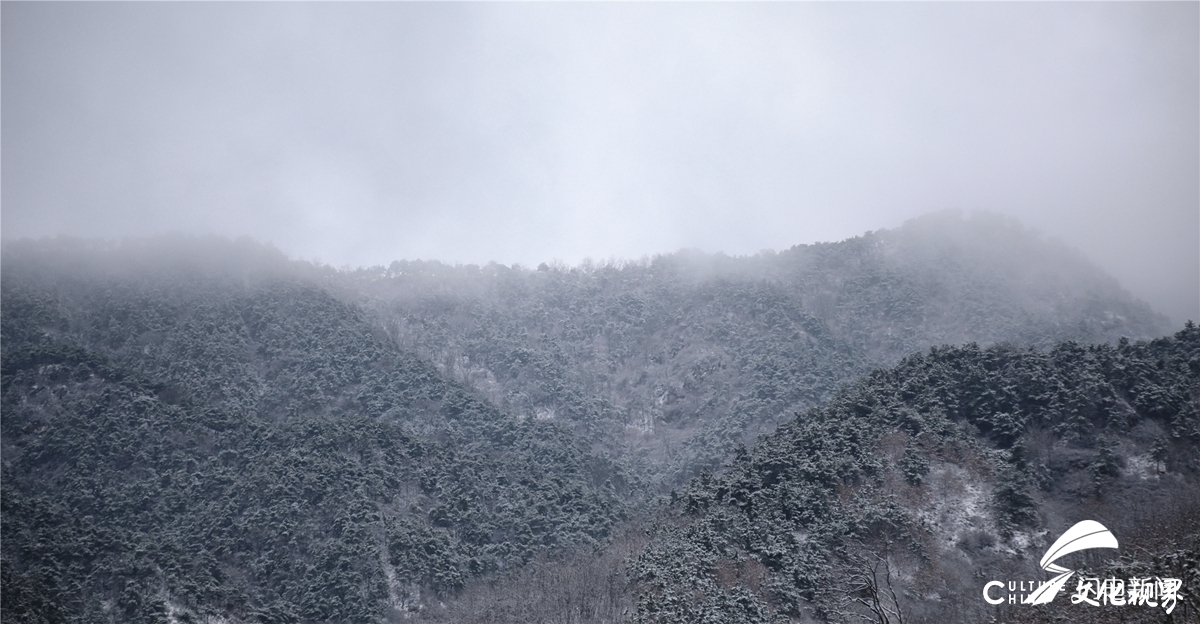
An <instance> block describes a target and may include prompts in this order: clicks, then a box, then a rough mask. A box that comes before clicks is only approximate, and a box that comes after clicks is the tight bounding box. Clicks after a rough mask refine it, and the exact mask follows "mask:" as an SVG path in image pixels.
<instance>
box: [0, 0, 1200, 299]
mask: <svg viewBox="0 0 1200 624" xmlns="http://www.w3.org/2000/svg"><path fill="white" fill-rule="evenodd" d="M0 6H2V8H0V22H2V28H3V33H2V38H0V42H2V46H3V51H2V56H0V59H2V63H3V74H2V79H3V84H2V90H0V97H2V100H3V116H2V132H3V143H2V159H3V163H2V167H3V168H2V171H0V175H2V176H3V178H2V187H0V188H2V198H0V199H2V202H3V204H2V208H3V209H2V212H0V218H2V223H0V226H2V234H3V237H4V238H5V239H12V238H16V237H23V236H43V235H54V234H60V233H63V234H72V235H83V236H102V237H121V236H131V235H132V236H137V235H145V234H153V233H158V232H165V231H176V230H178V231H185V232H211V233H217V234H223V235H229V236H240V235H249V236H251V237H254V238H256V239H259V240H262V241H267V242H271V243H273V244H275V245H276V246H278V247H279V248H280V249H282V250H284V251H285V252H287V253H289V254H290V255H292V256H294V257H300V258H305V259H313V258H319V259H321V260H322V261H325V262H329V263H332V264H335V265H365V264H386V263H388V262H390V261H391V260H394V259H400V258H426V259H439V260H443V261H447V262H475V263H484V262H487V261H489V260H495V261H499V262H503V263H506V264H508V263H513V262H520V263H522V264H525V265H527V266H533V265H536V264H537V263H539V262H541V261H544V260H551V259H561V260H564V261H567V262H572V263H573V262H577V261H578V260H580V259H582V258H584V257H592V258H596V259H605V258H612V257H624V258H637V257H640V256H642V255H645V254H654V253H660V252H669V251H674V250H676V249H679V248H681V247H697V248H700V249H705V250H708V251H724V252H726V253H730V254H746V253H754V252H757V251H758V250H760V249H764V248H772V249H781V248H786V247H790V246H792V245H794V244H797V243H807V242H814V241H821V240H840V239H843V238H847V237H850V236H855V235H858V234H861V233H863V232H864V231H866V230H872V229H878V228H882V227H894V226H897V225H900V224H901V223H902V222H903V221H904V220H905V219H907V218H910V217H913V216H917V215H919V214H922V213H925V212H929V211H932V210H938V209H943V208H961V209H965V210H972V209H986V210H991V211H996V212H1002V213H1005V214H1009V215H1012V216H1015V217H1017V218H1019V219H1020V220H1021V221H1022V222H1024V223H1025V224H1026V225H1029V226H1033V227H1035V228H1037V229H1038V230H1040V231H1041V232H1043V233H1045V234H1047V235H1049V236H1053V237H1057V238H1060V239H1062V240H1063V241H1065V242H1066V243H1068V244H1070V245H1072V246H1075V247H1077V248H1079V249H1081V250H1083V251H1084V252H1085V253H1086V254H1087V255H1088V256H1089V257H1091V258H1092V259H1093V260H1094V261H1096V262H1097V263H1099V264H1100V265H1101V266H1103V267H1104V268H1106V269H1107V270H1109V271H1110V272H1111V273H1113V274H1114V275H1115V276H1116V277H1117V278H1118V279H1120V280H1121V282H1122V284H1123V285H1124V286H1125V287H1126V288H1127V289H1129V290H1130V291H1132V292H1133V293H1134V294H1135V295H1137V296H1139V297H1141V298H1143V299H1146V300H1147V301H1149V302H1150V303H1151V304H1152V305H1154V306H1155V307H1156V308H1158V309H1159V310H1161V311H1163V312H1165V313H1166V314H1168V315H1169V316H1171V317H1172V319H1173V320H1174V321H1175V322H1177V323H1181V322H1182V320H1183V319H1184V318H1186V317H1191V318H1196V319H1197V320H1200V86H1198V85H1200V43H1198V40H1200V3H1196V2H1178V3H1128V4H1126V3H1099V4H1092V3H1087V4H1084V3H1052V4H1041V3H1038V4H1034V3H999V4H992V3H987V4H981V3H963V4H954V3H931V4H909V3H883V4H879V3H872V4H845V3H811V4H781V3H769V4H747V3H737V4H679V3H666V4H629V3H617V4H544V3H534V4H529V3H522V4H505V3H487V4H474V3H472V4H460V3H397V4H392V3H387V4H385V3H365V4H341V3H338V4H315V3H301V4H292V3H254V4H243V3H200V4H192V3H188V4H182V3H122V4H112V3H11V2H5V3H4V4H3V5H0Z"/></svg>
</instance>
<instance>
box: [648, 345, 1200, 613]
mask: <svg viewBox="0 0 1200 624" xmlns="http://www.w3.org/2000/svg"><path fill="white" fill-rule="evenodd" d="M669 509H670V512H669V513H668V514H667V515H666V516H665V517H664V518H663V519H660V520H659V522H658V523H657V524H656V529H655V531H654V536H653V539H652V540H651V542H650V544H649V545H648V546H647V548H646V549H645V551H644V552H643V554H642V555H641V556H640V557H639V558H638V560H637V562H636V563H635V564H634V579H635V583H636V586H637V587H638V592H639V599H638V604H637V614H636V617H635V618H634V619H635V621H638V622H661V623H666V622H699V621H714V622H716V621H720V622H775V621H780V618H781V617H782V618H783V619H784V620H785V621H786V620H787V618H799V619H801V620H805V619H809V618H815V619H818V620H825V619H832V620H835V621H841V620H843V619H846V620H852V621H860V620H859V618H863V619H865V620H867V621H879V622H887V621H890V622H897V621H901V620H902V619H903V621H934V620H938V619H949V620H953V621H984V620H987V619H989V618H993V617H994V618H998V619H999V620H1002V621H1064V620H1072V621H1082V620H1083V619H1087V620H1088V621H1097V622H1100V621H1114V622H1116V621H1121V622H1161V621H1180V622H1183V621H1195V618H1197V617H1200V527H1198V525H1197V524H1196V518H1197V517H1200V328H1197V327H1196V326H1195V325H1193V324H1191V323H1189V324H1188V326H1187V327H1186V328H1185V329H1184V330H1183V331H1181V332H1179V333H1177V334H1176V335H1175V336H1173V337H1171V338H1163V339H1158V340H1155V341H1152V342H1148V343H1146V342H1138V343H1128V342H1122V343H1121V344H1120V345H1119V346H1115V347H1114V346H1109V345H1094V346H1083V345H1080V344H1077V343H1073V342H1067V343H1062V344H1060V345H1057V346H1056V347H1054V348H1053V349H1050V350H1048V351H1039V350H1031V349H1023V348H1015V347H1009V346H995V347H991V348H988V349H981V348H979V347H977V346H975V345H967V346H965V347H943V348H936V349H932V350H930V351H929V352H928V353H924V354H920V355H914V356H912V357H909V358H906V359H905V360H903V361H902V362H900V363H899V364H898V365H897V366H895V367H893V368H889V369H881V370H878V371H875V372H873V373H871V374H870V375H867V376H866V377H864V378H863V379H862V380H860V381H858V382H856V383H854V384H853V385H851V386H848V387H847V388H846V389H845V390H843V391H841V392H839V393H838V394H837V396H836V397H834V398H833V399H832V400H831V401H830V402H829V403H828V404H826V405H824V406H822V407H821V408H818V409H814V410H811V411H808V412H806V413H804V414H797V415H796V417H795V419H793V420H792V421H790V422H788V423H786V424H784V425H783V426H781V427H780V428H779V429H778V431H776V432H775V433H773V434H771V435H768V436H765V437H764V438H763V439H761V440H759V442H758V443H757V444H756V445H755V446H754V447H753V448H752V449H749V450H747V449H741V450H740V451H739V452H738V453H737V456H736V457H735V459H734V460H733V461H732V462H731V463H730V464H729V465H728V466H727V467H726V469H725V470H724V471H723V472H722V473H721V474H719V475H710V474H708V473H705V474H703V475H701V477H699V478H698V479H695V480H693V481H692V482H691V483H690V484H689V485H688V487H687V488H685V489H684V490H683V491H681V492H679V493H672V496H671V503H670V506H669ZM1083 518H1089V519H1094V520H1097V521H1099V522H1101V523H1102V524H1103V525H1104V526H1106V527H1108V528H1109V529H1110V530H1111V531H1112V532H1113V533H1115V534H1116V535H1119V536H1121V538H1120V540H1121V546H1120V550H1119V555H1117V556H1114V555H1107V556H1104V557H1101V558H1098V559H1097V558H1092V559H1087V560H1082V561H1084V563H1085V565H1086V566H1087V567H1086V568H1085V570H1087V569H1090V570H1091V572H1090V573H1087V574H1084V575H1083V576H1094V575H1099V576H1101V577H1102V578H1107V577H1109V576H1114V577H1117V578H1122V579H1124V578H1131V577H1135V576H1136V577H1151V578H1153V577H1162V578H1168V577H1169V578H1176V579H1181V580H1182V581H1183V589H1182V590H1181V592H1180V594H1179V597H1178V601H1177V603H1176V605H1175V609H1174V610H1173V612H1172V614H1171V615H1172V616H1173V618H1172V617H1167V614H1166V613H1165V609H1152V608H1148V607H1144V606H1141V607H1140V608H1129V609H1119V608H1116V607H1107V608H1104V609H1092V608H1091V607H1089V606H1088V605H1081V606H1080V605H1071V604H1070V601H1069V600H1067V599H1066V598H1061V599H1060V600H1059V601H1057V602H1056V603H1055V604H1053V605H1051V606H1048V607H1039V608H1031V607H1028V606H1026V605H1013V606H1009V605H1003V606H1000V607H996V608H993V607H990V606H989V605H987V604H985V603H984V602H983V601H982V600H981V599H980V596H979V588H980V587H982V586H983V583H984V582H986V581H987V580H988V579H996V578H999V579H1022V580H1025V579H1044V578H1045V577H1044V576H1043V574H1044V573H1043V572H1042V571H1041V570H1039V569H1038V566H1037V561H1038V558H1039V557H1041V555H1042V553H1043V552H1045V551H1046V549H1047V547H1048V546H1049V545H1050V542H1051V541H1053V540H1054V539H1055V538H1056V537H1057V536H1058V535H1060V534H1061V533H1062V532H1063V531H1064V530H1065V529H1066V528H1067V527H1068V526H1070V525H1071V524H1074V523H1075V522H1077V521H1078V520H1080V519H1083ZM980 579H983V580H980ZM1072 583H1074V581H1072ZM1160 606H1165V605H1160ZM1072 607H1074V610H1072ZM1164 618H1165V619H1164Z"/></svg>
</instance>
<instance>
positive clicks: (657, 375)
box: [346, 213, 1168, 482]
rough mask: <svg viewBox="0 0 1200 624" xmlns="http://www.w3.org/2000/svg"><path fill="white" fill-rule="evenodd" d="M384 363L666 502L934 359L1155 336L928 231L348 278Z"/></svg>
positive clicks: (986, 249)
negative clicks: (630, 478) (667, 487)
mask: <svg viewBox="0 0 1200 624" xmlns="http://www.w3.org/2000/svg"><path fill="white" fill-rule="evenodd" d="M347 277H348V278H350V279H351V280H353V281H352V282H351V283H350V284H349V285H347V286H346V288H347V289H348V290H349V291H350V292H352V293H361V292H364V291H365V292H366V293H368V295H367V299H366V300H365V305H366V306H367V307H368V308H370V309H372V310H374V311H375V313H376V314H377V316H378V317H379V318H380V319H382V321H381V322H382V323H383V324H384V325H385V326H386V327H387V330H388V332H389V333H390V334H391V335H392V336H393V337H394V338H395V339H396V340H397V342H398V343H400V344H402V345H404V346H405V347H406V348H409V349H412V350H414V351H416V352H418V353H421V354H422V355H424V356H426V357H428V358H429V359H431V360H432V361H433V362H434V363H435V364H437V365H438V367H439V369H440V370H442V371H443V372H445V373H446V374H448V375H451V376H453V377H455V378H457V379H460V380H462V381H463V382H465V383H468V384H470V385H471V386H473V387H474V388H476V389H477V390H479V391H480V392H481V393H483V394H484V396H487V397H488V398H489V399H491V400H492V401H493V402H495V403H497V404H498V405H502V406H504V407H505V408H506V409H509V410H510V411H512V412H514V413H517V414H525V415H528V416H529V417H532V418H553V419H556V420H558V421H559V422H564V423H566V424H567V425H568V426H570V427H572V428H574V429H575V430H576V431H579V432H580V433H582V434H583V435H585V436H586V437H588V439H591V440H595V441H596V442H597V444H599V445H600V446H601V447H602V448H604V449H606V450H607V451H608V452H609V453H610V454H612V455H614V456H628V457H631V458H633V459H635V460H636V461H637V462H640V463H639V464H638V465H639V466H640V468H638V469H639V470H648V471H650V472H651V473H653V474H655V475H659V477H658V478H664V479H667V480H668V481H675V482H679V480H680V479H686V478H687V477H689V476H691V475H694V474H695V473H696V472H697V471H698V470H699V469H701V468H703V467H705V466H707V467H710V468H713V467H716V466H719V465H720V464H721V463H722V462H723V461H724V460H725V459H726V458H728V456H729V453H730V452H731V451H732V449H733V448H734V447H735V446H736V445H737V444H738V443H749V442H751V441H753V440H754V439H755V438H756V437H757V436H758V435H760V434H761V433H763V432H767V431H770V430H771V429H773V428H774V427H775V425H776V424H777V423H778V422H780V419H782V418H785V416H786V415H787V414H791V413H792V412H794V411H797V410H803V409H806V408H808V407H811V406H814V405H817V404H819V403H820V402H821V401H823V400H825V399H827V398H828V397H829V396H831V394H832V392H833V391H834V390H835V389H836V388H838V387H839V386H840V384H842V383H844V382H846V381H848V380H850V379H853V378H854V377H856V376H858V375H861V374H863V373H866V372H867V371H869V370H871V369H872V368H873V367H875V366H878V365H884V364H889V363H892V362H894V361H896V360H898V359H899V358H900V357H902V356H904V355H907V354H909V353H913V352H915V351H919V350H922V349H926V348H928V347H930V346H933V345H937V344H945V343H962V342H971V341H974V342H979V343H982V344H985V345H986V344H992V343H998V342H1011V343H1014V344H1021V345H1032V346H1042V347H1047V346H1050V345H1053V344H1055V343H1056V342H1058V341H1062V340H1079V341H1083V342H1113V341H1116V340H1117V339H1118V338H1119V337H1122V336H1125V337H1129V338H1149V337H1154V336H1158V335H1163V334H1165V333H1166V332H1167V331H1168V328H1167V326H1166V323H1165V319H1163V318H1162V317H1161V316H1160V315H1157V314H1155V313H1154V312H1153V311H1151V310H1150V309H1149V308H1148V307H1147V306H1146V305H1145V304H1143V303H1140V302H1138V301H1136V300H1134V299H1133V298H1132V297H1130V296H1129V295H1128V293H1125V292H1124V291H1122V290H1121V289H1120V287H1119V286H1118V285H1117V283H1116V282H1115V280H1113V279H1112V278H1110V277H1108V276H1106V275H1105V274H1104V273H1103V272H1102V271H1100V270H1099V269H1097V268H1095V267H1094V266H1093V265H1091V264H1090V263H1088V262H1087V261H1086V260H1085V259H1083V258H1082V257H1080V256H1079V255H1078V254H1076V253H1073V252H1071V251H1070V250H1068V249H1066V248H1064V247H1062V246H1060V245H1057V244H1054V243H1051V242H1047V241H1044V240H1042V239H1041V238H1040V237H1038V236H1037V235H1036V234H1034V233H1032V232H1029V231H1027V230H1025V229H1024V228H1022V227H1021V226H1020V225H1019V224H1017V223H1015V222H1013V221H1010V220H1006V219H1003V218H1000V217H995V216H990V215H974V216H972V217H971V218H970V219H962V218H961V217H960V216H958V215H957V214H955V213H940V214H935V215H930V216H927V217H924V218H921V219H917V220H914V221H912V222H909V223H907V224H905V226H904V227H902V228H899V229H897V230H891V231H879V232H873V233H868V234H866V235H864V236H861V237H857V238H854V239H851V240H847V241H843V242H840V243H822V244H817V245H805V246H799V247H794V248H792V249H789V250H787V251H784V252H780V253H778V254H770V253H768V254H760V255H758V256H754V257H746V258H730V257H726V256H722V255H715V256H714V255H706V254H701V253H698V252H680V253H677V254H673V255H669V256H661V257H656V258H654V259H653V260H649V261H645V262H642V263H630V264H623V265H617V264H612V265H601V266H595V265H584V266H581V267H577V268H571V269H567V268H564V267H555V268H552V267H549V266H546V265H542V266H541V267H539V268H538V270H535V271H531V270H525V269H520V268H509V267H504V266H502V265H489V266H487V267H482V268H481V267H472V266H467V267H448V266H445V265H442V264H439V263H436V262H419V261H418V262H396V263H393V264H392V265H391V266H390V267H389V268H387V269H383V268H376V269H371V270H361V271H359V272H357V273H356V274H352V275H349V276H347Z"/></svg>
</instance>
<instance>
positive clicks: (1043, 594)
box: [1022, 520, 1117, 605]
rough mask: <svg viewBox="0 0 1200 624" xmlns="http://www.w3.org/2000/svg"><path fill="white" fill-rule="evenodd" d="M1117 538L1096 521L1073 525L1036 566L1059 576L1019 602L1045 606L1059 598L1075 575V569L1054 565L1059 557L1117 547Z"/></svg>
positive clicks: (1085, 521)
mask: <svg viewBox="0 0 1200 624" xmlns="http://www.w3.org/2000/svg"><path fill="white" fill-rule="evenodd" d="M1116 547H1117V538H1116V537H1114V536H1113V534H1112V532H1110V531H1109V530H1108V529H1106V528H1104V525H1103V524H1100V523H1099V522H1096V521H1095V520H1084V521H1083V522H1079V523H1077V524H1076V525H1075V526H1073V527H1071V528H1069V529H1067V532H1066V533H1063V534H1062V537H1059V538H1058V540H1057V541H1055V542H1054V544H1053V545H1051V546H1050V550H1047V551H1046V554H1045V555H1043V556H1042V560H1041V562H1040V564H1039V565H1041V566H1042V569H1043V570H1045V571H1047V572H1050V573H1051V574H1057V575H1058V576H1056V577H1054V578H1052V579H1050V581H1049V582H1047V583H1044V584H1042V585H1041V586H1040V587H1038V588H1037V590H1036V591H1034V592H1033V593H1031V594H1029V596H1027V597H1026V598H1025V600H1023V601H1022V602H1023V603H1025V604H1035V605H1036V604H1046V603H1048V602H1050V601H1051V600H1054V597H1055V596H1057V595H1058V592H1059V590H1061V589H1062V587H1063V585H1066V583H1067V580H1068V579H1070V578H1071V575H1073V574H1075V571H1074V570H1068V569H1066V568H1064V567H1062V566H1060V565H1057V564H1055V563H1054V562H1055V561H1058V560H1059V559H1060V558H1062V557H1064V556H1066V555H1069V554H1071V553H1073V552H1079V551H1081V550H1090V549H1092V548H1116Z"/></svg>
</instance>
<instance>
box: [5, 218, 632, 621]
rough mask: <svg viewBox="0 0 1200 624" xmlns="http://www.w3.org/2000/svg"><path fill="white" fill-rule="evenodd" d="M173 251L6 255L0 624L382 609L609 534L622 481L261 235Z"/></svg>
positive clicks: (310, 617)
mask: <svg viewBox="0 0 1200 624" xmlns="http://www.w3.org/2000/svg"><path fill="white" fill-rule="evenodd" d="M180 246H182V247H184V249H179V247H180ZM187 247H188V245H187V241H174V243H173V244H165V245H158V244H154V245H149V246H145V247H133V248H126V249H122V250H105V249H94V248H82V249H81V248H77V247H72V246H70V245H56V246H54V247H53V248H49V249H45V248H42V249H39V248H33V249H21V248H18V249H12V250H10V249H6V250H5V253H6V256H5V259H4V278H3V282H2V287H3V294H2V300H0V301H2V304H3V312H2V316H0V320H2V323H0V327H2V329H3V335H2V340H3V369H2V373H3V413H4V418H3V423H2V428H0V431H2V432H3V441H2V442H3V447H2V449H3V457H4V464H3V500H4V513H3V520H2V522H3V524H2V531H3V533H2V538H3V543H4V557H3V560H2V565H3V570H2V573H3V577H2V578H3V586H4V591H3V611H4V614H5V618H6V619H10V618H11V619H12V621H26V622H38V621H46V622H57V621H81V622H85V621H86V622H91V621H102V620H103V621H129V622H161V621H167V620H168V619H171V621H189V620H188V619H187V618H191V620H190V621H201V619H202V618H205V617H218V618H233V619H234V620H236V621H260V622H276V621H277V622H295V621H344V622H350V621H376V620H379V619H381V618H384V617H401V615H402V614H403V613H409V612H411V611H413V610H416V609H420V608H422V606H423V605H424V604H426V603H428V602H430V601H434V600H436V598H437V597H438V596H446V595H449V594H451V593H453V592H454V591H455V590H457V589H458V588H460V587H461V586H462V585H463V584H464V582H465V581H466V580H467V579H469V578H471V577H474V576H478V575H480V574H484V573H488V572H492V571H496V570H503V569H506V568H510V567H512V566H515V565H519V564H521V563H524V562H525V561H528V560H529V559H531V558H532V557H533V556H534V555H536V554H537V553H538V552H541V551H543V550H545V549H547V548H561V547H566V546H578V545H585V544H598V543H601V542H603V541H605V540H606V539H607V537H608V534H609V531H610V529H611V527H612V526H613V525H614V523H615V522H617V521H618V520H619V519H620V517H621V514H622V513H623V511H624V507H623V505H622V504H621V501H620V498H621V497H622V496H623V494H622V492H623V491H625V490H627V489H628V487H627V486H626V485H625V484H624V481H623V477H622V474H621V473H620V472H619V471H618V470H617V469H616V467H615V466H614V465H613V464H612V463H611V462H610V461H608V460H606V459H605V458H603V457H599V456H597V455H595V454H592V453H591V452H589V451H588V449H587V448H585V446H584V445H582V444H580V443H579V441H577V440H576V439H575V438H574V437H573V436H572V435H571V433H570V432H568V431H567V430H565V429H563V428H562V427H560V426H558V425H556V424H555V423H550V422H542V421H535V420H525V421H522V420H518V419H516V418H514V417H512V416H511V415H508V414H505V413H503V412H501V411H500V410H498V409H496V408H495V407H494V406H492V405H490V404H488V403H487V402H485V401H482V400H480V399H478V398H476V397H475V396H474V395H473V394H472V393H471V392H470V391H469V390H468V389H466V388H464V387H462V386H461V385H459V384H457V383H455V382H453V381H449V380H446V379H445V378H443V377H442V376H440V375H439V374H438V373H437V371H436V370H435V369H434V368H433V367H432V366H431V365H429V364H428V363H427V362H424V361H422V360H420V359H418V358H416V357H414V356H412V355H411V354H409V353H405V352H403V351H400V350H399V349H397V348H396V347H395V345H394V344H392V343H391V341H389V340H388V339H387V337H386V336H385V335H383V334H382V333H381V332H380V331H379V330H378V328H377V327H376V326H375V325H373V324H372V323H371V322H370V319H369V317H367V316H366V315H365V314H364V313H363V312H362V311H361V310H360V309H358V308H356V307H354V306H353V305H348V304H346V303H343V302H341V301H339V300H337V299H335V298H334V297H332V296H331V295H330V294H329V293H327V292H325V291H323V290H322V289H321V288H319V287H316V286H314V285H313V284H312V282H311V278H310V279H309V280H307V281H306V280H304V279H300V278H298V277H297V274H299V273H303V271H299V270H298V269H297V267H293V266H290V265H289V263H287V262H286V260H282V261H281V258H279V257H276V256H275V255H274V254H273V253H272V252H271V251H270V250H268V249H263V248H259V247H257V246H254V245H251V244H248V243H245V242H242V243H238V244H229V243H217V242H212V241H209V242H206V243H202V244H199V245H196V246H193V247H191V248H187ZM165 248H174V249H172V250H171V252H170V253H169V254H167V255H164V250H165ZM10 252H11V253H10ZM26 253H28V254H32V255H34V256H36V254H38V253H45V254H47V255H49V256H52V258H51V259H47V260H46V261H45V262H35V261H32V259H31V258H30V257H29V256H23V255H21V254H26ZM212 257H220V258H222V260H221V261H220V262H210V261H208V259H209V258H212Z"/></svg>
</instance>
